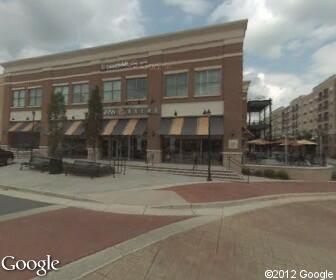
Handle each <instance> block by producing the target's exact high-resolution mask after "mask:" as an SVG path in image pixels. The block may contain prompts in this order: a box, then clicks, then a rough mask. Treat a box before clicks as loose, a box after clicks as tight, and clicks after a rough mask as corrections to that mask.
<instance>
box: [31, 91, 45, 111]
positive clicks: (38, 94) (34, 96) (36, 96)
mask: <svg viewBox="0 0 336 280" xmlns="http://www.w3.org/2000/svg"><path fill="white" fill-rule="evenodd" d="M41 105H42V89H41V88H32V89H30V90H29V106H32V107H33V106H34V107H35V106H41Z"/></svg>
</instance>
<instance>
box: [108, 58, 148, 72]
mask: <svg viewBox="0 0 336 280" xmlns="http://www.w3.org/2000/svg"><path fill="white" fill-rule="evenodd" d="M147 64H148V61H147V60H141V61H137V60H134V61H120V62H117V63H103V64H102V65H101V70H102V71H109V70H116V69H123V68H137V67H141V66H145V65H147Z"/></svg>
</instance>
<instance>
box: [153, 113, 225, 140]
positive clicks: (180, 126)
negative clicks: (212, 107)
mask: <svg viewBox="0 0 336 280" xmlns="http://www.w3.org/2000/svg"><path fill="white" fill-rule="evenodd" d="M208 132H209V119H208V117H203V116H202V117H184V118H182V117H181V118H163V119H161V123H160V130H159V134H160V135H185V136H187V135H199V136H206V135H208ZM210 134H211V135H223V134H224V122H223V117H218V116H213V117H210Z"/></svg>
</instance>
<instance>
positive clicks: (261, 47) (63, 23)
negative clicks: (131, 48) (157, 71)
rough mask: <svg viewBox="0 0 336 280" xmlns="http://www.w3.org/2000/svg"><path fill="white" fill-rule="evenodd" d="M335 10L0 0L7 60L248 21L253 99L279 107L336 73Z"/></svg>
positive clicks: (299, 5)
mask: <svg viewBox="0 0 336 280" xmlns="http://www.w3.org/2000/svg"><path fill="white" fill-rule="evenodd" d="M335 8H336V1H335V0H281V1H279V0H127V1H125V0H94V1H93V0H71V1H70V0H0V61H1V62H3V61H8V60H14V59H20V58H26V57H34V56H40V55H45V54H50V53H57V52H62V51H68V50H74V49H78V48H86V47H92V46H97V45H102V44H108V43H113V42H120V41H124V40H128V39H134V38H140V37H143V36H151V35H155V34H161V33H166V32H174V31H178V30H184V29H190V28H196V27H200V26H205V25H211V24H218V23H225V22H229V21H233V20H240V19H248V20H249V23H248V28H247V33H246V39H245V43H244V79H245V80H251V82H252V83H251V87H250V90H249V98H251V99H252V98H255V97H259V96H263V97H265V98H272V99H273V103H274V105H275V106H274V108H276V107H279V106H286V105H287V104H288V102H289V101H290V100H292V99H293V98H295V97H297V96H299V95H302V94H309V93H310V92H311V91H312V88H313V87H314V86H316V85H317V84H318V83H320V82H322V81H323V80H325V79H326V78H328V77H329V76H331V75H333V74H335V73H336V70H335V68H336V55H335V54H336V17H335V10H336V9H335ZM1 71H2V69H0V73H1Z"/></svg>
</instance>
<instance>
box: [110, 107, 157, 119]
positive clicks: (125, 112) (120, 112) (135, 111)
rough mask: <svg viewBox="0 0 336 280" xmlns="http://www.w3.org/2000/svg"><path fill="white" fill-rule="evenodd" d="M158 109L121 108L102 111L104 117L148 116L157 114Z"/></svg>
mask: <svg viewBox="0 0 336 280" xmlns="http://www.w3.org/2000/svg"><path fill="white" fill-rule="evenodd" d="M158 113H159V109H158V108H157V107H154V108H149V107H123V108H108V109H104V116H105V117H114V116H136V115H149V114H158Z"/></svg>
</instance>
